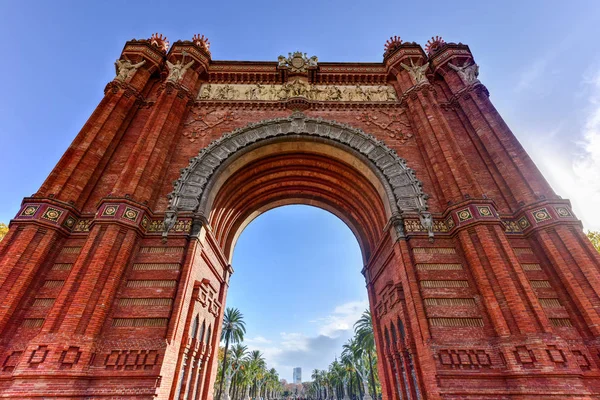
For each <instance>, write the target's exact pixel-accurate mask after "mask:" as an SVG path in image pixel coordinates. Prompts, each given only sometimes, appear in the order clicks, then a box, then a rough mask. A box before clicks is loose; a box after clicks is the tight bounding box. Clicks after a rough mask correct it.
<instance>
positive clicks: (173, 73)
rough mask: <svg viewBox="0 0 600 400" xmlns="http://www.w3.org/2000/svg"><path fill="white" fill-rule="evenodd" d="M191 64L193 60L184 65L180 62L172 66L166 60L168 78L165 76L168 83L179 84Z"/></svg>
mask: <svg viewBox="0 0 600 400" xmlns="http://www.w3.org/2000/svg"><path fill="white" fill-rule="evenodd" d="M192 64H194V60H192V61H190V62H189V63H187V64H185V65H184V64H183V62H181V60H179V61H177V63H176V64H173V63H172V62H170V61H169V60H167V66H168V67H169V76H167V80H168V81H170V82H179V81H180V80H181V78H183V76H184V75H185V73H186V72H187V70H188V68H189V67H191V66H192Z"/></svg>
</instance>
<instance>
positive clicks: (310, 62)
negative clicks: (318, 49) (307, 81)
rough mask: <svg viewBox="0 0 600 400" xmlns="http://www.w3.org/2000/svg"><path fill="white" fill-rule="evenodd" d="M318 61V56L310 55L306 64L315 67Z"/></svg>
mask: <svg viewBox="0 0 600 400" xmlns="http://www.w3.org/2000/svg"><path fill="white" fill-rule="evenodd" d="M318 62H319V58H318V57H317V56H312V57H311V58H309V59H308V66H309V67H316V66H317V64H318Z"/></svg>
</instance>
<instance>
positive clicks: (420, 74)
mask: <svg viewBox="0 0 600 400" xmlns="http://www.w3.org/2000/svg"><path fill="white" fill-rule="evenodd" d="M400 65H401V66H402V68H404V69H405V70H407V71H408V73H409V74H410V76H412V77H413V79H414V80H415V83H416V84H417V85H418V84H419V83H424V82H427V77H426V76H425V71H427V69H428V68H429V63H428V62H426V63H425V64H423V65H421V66H419V65H415V64H413V60H412V58H411V59H410V67H409V66H408V65H406V64H404V63H400Z"/></svg>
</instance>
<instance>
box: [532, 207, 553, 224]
mask: <svg viewBox="0 0 600 400" xmlns="http://www.w3.org/2000/svg"><path fill="white" fill-rule="evenodd" d="M532 215H533V218H535V221H536V222H543V221H547V220H549V219H552V217H551V216H550V214H549V213H548V210H547V209H545V208H540V209H539V210H536V211H534V212H533V213H532Z"/></svg>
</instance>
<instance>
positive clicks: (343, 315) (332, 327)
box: [311, 300, 369, 338]
mask: <svg viewBox="0 0 600 400" xmlns="http://www.w3.org/2000/svg"><path fill="white" fill-rule="evenodd" d="M368 307H369V304H368V302H367V300H361V301H351V302H348V303H344V304H341V305H339V306H337V307H335V309H334V310H333V312H332V313H331V314H329V315H327V316H325V317H323V318H319V319H317V320H315V321H311V322H315V323H318V324H321V325H320V327H319V334H320V335H323V336H328V337H332V338H334V337H338V336H339V335H340V334H341V332H344V331H349V330H351V329H353V327H354V323H355V322H356V321H357V320H358V319H359V318H360V315H361V314H362V313H363V311H364V310H365V309H366V308H368Z"/></svg>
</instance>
